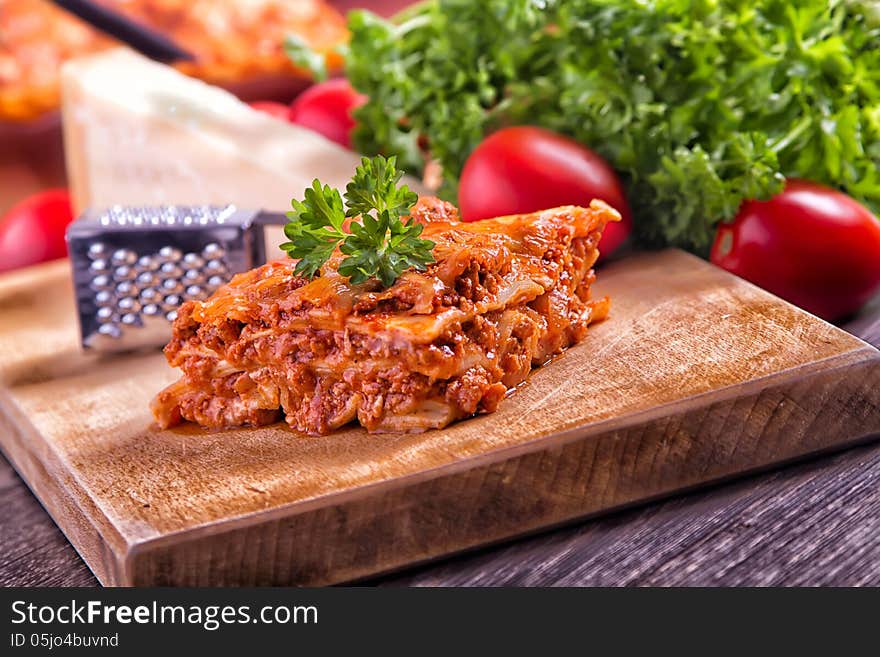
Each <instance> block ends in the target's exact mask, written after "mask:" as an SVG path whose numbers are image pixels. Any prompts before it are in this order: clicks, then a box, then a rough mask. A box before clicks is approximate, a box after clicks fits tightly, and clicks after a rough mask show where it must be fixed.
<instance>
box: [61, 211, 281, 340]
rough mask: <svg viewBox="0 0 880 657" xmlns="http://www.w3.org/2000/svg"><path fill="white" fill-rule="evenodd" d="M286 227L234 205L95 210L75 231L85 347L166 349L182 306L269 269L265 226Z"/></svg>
mask: <svg viewBox="0 0 880 657" xmlns="http://www.w3.org/2000/svg"><path fill="white" fill-rule="evenodd" d="M285 222H286V219H285V218H284V215H282V214H275V213H269V212H262V211H256V210H240V209H238V208H236V207H235V206H232V205H228V206H158V207H121V206H114V207H112V208H108V209H106V210H100V211H97V210H87V211H86V212H85V213H84V214H83V215H82V216H81V217H80V218H79V219H77V220H76V221H75V222H74V223H72V224H71V225H70V228H68V231H67V241H68V250H69V252H70V260H71V265H72V267H73V281H74V286H75V288H76V300H77V305H78V307H79V322H80V332H81V336H82V344H83V346H84V347H85V348H87V349H96V350H100V351H128V350H131V349H138V348H143V347H157V346H162V345H164V344H165V343H167V342H168V340H169V338H170V337H171V322H173V321H174V319H175V318H176V317H177V309H178V308H179V307H180V305H181V304H182V303H183V302H184V301H187V300H190V299H197V300H200V299H205V298H207V297H208V295H210V294H211V293H212V292H214V291H215V290H216V289H217V288H218V287H220V286H221V285H223V284H224V283H226V282H228V281H229V279H230V278H231V277H232V275H233V274H236V273H239V272H242V271H246V270H248V269H251V268H253V267H256V266H258V265H261V264H263V263H264V262H265V261H266V247H265V237H264V234H263V233H264V228H265V226H267V225H279V224H284V223H285ZM278 254H279V257H280V256H281V255H282V254H281V252H280V251H279V252H278Z"/></svg>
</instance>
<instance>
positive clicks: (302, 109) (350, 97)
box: [288, 78, 367, 148]
mask: <svg viewBox="0 0 880 657" xmlns="http://www.w3.org/2000/svg"><path fill="white" fill-rule="evenodd" d="M366 101H367V97H366V96H364V95H363V94H359V93H358V92H357V91H355V90H354V88H353V87H352V86H351V84H350V83H349V81H348V80H346V79H345V78H336V79H333V80H327V81H326V82H319V83H318V84H316V85H313V86H311V87H309V88H308V89H306V90H305V91H304V92H302V93H301V94H300V95H299V96H297V97H296V99H295V100H294V101H293V103H291V105H290V113H289V114H288V118H289V119H290V121H291V122H293V123H296V124H299V125H301V126H304V127H306V128H309V129H310V130H314V131H315V132H318V133H320V134H322V135H324V136H325V137H326V138H327V139H329V140H330V141H335V142H336V143H337V144H340V145H342V146H345V147H346V148H351V131H352V129H353V128H354V125H355V122H354V117H353V116H352V112H353V111H354V110H355V109H357V108H358V107H360V106H361V105H363V104H364V103H365V102H366Z"/></svg>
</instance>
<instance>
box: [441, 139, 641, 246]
mask: <svg viewBox="0 0 880 657" xmlns="http://www.w3.org/2000/svg"><path fill="white" fill-rule="evenodd" d="M594 198H598V199H601V200H603V201H605V202H606V203H608V205H610V206H612V207H613V208H615V209H616V210H617V211H618V212H620V215H621V218H622V221H620V222H618V223H613V224H608V226H607V227H606V228H605V233H604V234H603V236H602V242H601V249H602V253H603V254H604V255H609V254H610V253H611V252H612V251H614V250H615V249H616V248H617V247H618V246H620V244H621V243H622V242H623V241H624V240H625V239H626V237H627V235H629V233H630V230H631V229H632V215H631V213H630V209H629V204H628V203H627V202H626V194H625V193H624V190H623V187H622V186H621V184H620V181H619V180H618V179H617V176H616V175H615V174H614V171H613V170H612V169H611V167H610V166H608V164H607V163H606V162H605V161H604V160H603V159H602V158H600V157H599V156H598V155H596V154H595V153H594V152H593V151H591V150H589V149H588V148H585V147H584V146H582V145H581V144H579V143H577V142H576V141H573V140H571V139H569V138H568V137H563V136H562V135H559V134H556V133H555V132H551V131H550V130H544V129H543V128H535V127H531V126H516V127H512V128H504V129H502V130H499V131H498V132H496V133H494V134H492V135H489V136H488V137H487V138H486V139H484V140H483V142H482V143H481V144H480V145H479V146H477V147H476V148H475V149H474V152H473V153H471V156H470V157H469V158H468V160H467V162H465V165H464V170H463V171H462V174H461V182H460V184H459V189H458V200H459V205H460V207H461V214H462V218H463V219H464V220H465V221H478V220H480V219H488V218H491V217H499V216H503V215H507V214H522V213H526V212H537V211H538V210H545V209H547V208H552V207H556V206H559V205H588V204H589V203H590V201H592V200H593V199H594Z"/></svg>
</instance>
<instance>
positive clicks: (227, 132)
mask: <svg viewBox="0 0 880 657" xmlns="http://www.w3.org/2000/svg"><path fill="white" fill-rule="evenodd" d="M62 107H63V110H62V111H63V124H64V145H65V156H66V161H67V168H68V175H69V179H70V185H71V190H72V193H73V199H74V204H75V210H77V211H81V210H83V209H84V208H85V207H108V206H111V205H116V204H119V205H156V204H164V203H186V204H225V203H233V204H235V205H238V206H239V207H247V208H263V209H268V210H281V211H285V210H288V209H290V199H291V198H292V197H297V198H301V196H302V192H303V190H304V189H305V188H306V187H307V186H309V185H311V182H312V180H313V179H314V178H319V179H320V180H321V181H322V182H325V183H327V184H329V185H331V186H335V187H338V188H340V189H344V187H345V184H346V183H347V182H348V180H349V179H350V178H351V174H352V173H353V172H354V169H355V166H356V165H357V164H358V162H359V161H360V156H359V155H357V154H356V153H353V152H351V151H349V150H346V149H344V148H342V147H341V146H338V145H337V144H335V143H333V142H331V141H328V140H327V139H325V138H324V137H322V136H321V135H319V134H317V133H314V132H312V131H310V130H307V129H305V128H301V127H299V126H295V125H292V124H289V123H286V122H285V121H281V120H278V119H275V118H272V117H270V116H268V115H266V114H264V113H262V112H258V111H256V110H253V109H251V108H250V107H249V106H248V105H246V104H244V103H242V102H241V101H239V100H238V99H237V98H236V97H235V96H233V95H232V94H230V93H227V92H226V91H224V90H222V89H219V88H217V87H213V86H211V85H208V84H205V83H204V82H201V81H198V80H195V79H193V78H189V77H187V76H185V75H182V74H180V73H178V72H177V71H175V70H174V69H172V68H170V67H168V66H164V65H162V64H157V63H155V62H152V61H150V60H148V59H146V58H144V57H142V56H140V55H138V54H136V53H134V52H132V51H130V50H127V49H122V48H120V49H115V50H111V51H107V52H104V53H101V54H97V55H92V56H89V57H85V58H82V59H76V60H73V61H70V62H68V63H66V64H65V65H64V69H63V71H62ZM407 182H408V183H409V184H410V187H411V188H412V189H414V190H415V191H417V192H422V191H424V190H423V189H422V188H421V186H420V184H419V183H418V182H417V181H415V180H407Z"/></svg>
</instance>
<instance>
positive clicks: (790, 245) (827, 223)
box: [710, 180, 880, 321]
mask: <svg viewBox="0 0 880 657" xmlns="http://www.w3.org/2000/svg"><path fill="white" fill-rule="evenodd" d="M710 259H711V260H712V262H713V263H715V264H716V265H718V266H720V267H723V268H724V269H726V270H728V271H730V272H733V273H734V274H737V275H738V276H741V277H742V278H745V279H746V280H749V281H751V282H752V283H754V284H755V285H758V286H760V287H762V288H764V289H765V290H768V291H770V292H773V293H774V294H776V295H777V296H780V297H782V298H783V299H787V300H788V301H791V302H792V303H794V304H795V305H798V306H800V307H801V308H804V309H805V310H809V311H810V312H811V313H813V314H815V315H818V316H819V317H822V318H823V319H827V320H829V321H833V320H836V319H842V318H843V317H846V316H847V315H849V314H851V313H853V312H855V311H856V310H858V309H859V308H860V307H861V306H862V305H863V304H864V303H865V302H866V301H868V299H870V298H871V296H872V295H873V294H874V293H875V292H876V291H877V290H878V288H880V222H878V221H877V218H876V217H875V216H874V215H872V214H871V213H870V212H869V211H868V210H867V209H866V208H865V207H864V206H862V205H860V204H859V203H858V202H857V201H855V200H854V199H852V198H850V197H849V196H847V195H846V194H843V193H841V192H838V191H835V190H833V189H829V188H828V187H823V186H822V185H817V184H815V183H811V182H806V181H802V180H789V181H788V183H787V184H786V186H785V190H784V191H783V192H782V193H781V194H779V195H777V196H775V197H773V198H772V199H770V200H768V201H747V202H746V203H744V204H743V206H742V207H741V208H740V211H739V213H738V214H737V216H736V217H735V218H734V220H733V222H732V223H729V224H721V225H720V226H719V227H718V233H717V234H716V236H715V243H714V245H713V246H712V253H711V256H710Z"/></svg>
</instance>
